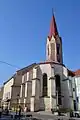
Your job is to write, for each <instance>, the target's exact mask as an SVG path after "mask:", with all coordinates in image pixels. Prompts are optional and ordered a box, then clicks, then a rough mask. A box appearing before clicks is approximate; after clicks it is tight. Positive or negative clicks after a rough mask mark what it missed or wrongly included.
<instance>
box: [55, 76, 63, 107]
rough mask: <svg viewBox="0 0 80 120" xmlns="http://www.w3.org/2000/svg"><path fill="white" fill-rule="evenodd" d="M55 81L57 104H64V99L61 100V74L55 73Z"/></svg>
mask: <svg viewBox="0 0 80 120" xmlns="http://www.w3.org/2000/svg"><path fill="white" fill-rule="evenodd" d="M55 82H56V93H57V94H56V99H57V104H58V105H62V101H61V83H60V76H59V75H55Z"/></svg>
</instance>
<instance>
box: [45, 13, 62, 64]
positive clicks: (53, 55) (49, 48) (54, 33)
mask: <svg viewBox="0 0 80 120" xmlns="http://www.w3.org/2000/svg"><path fill="white" fill-rule="evenodd" d="M46 58H47V61H53V62H58V63H63V57H62V40H61V37H60V36H59V33H58V30H57V25H56V21H55V17H54V15H53V16H52V20H51V24H50V32H49V36H48V37H47V44H46Z"/></svg>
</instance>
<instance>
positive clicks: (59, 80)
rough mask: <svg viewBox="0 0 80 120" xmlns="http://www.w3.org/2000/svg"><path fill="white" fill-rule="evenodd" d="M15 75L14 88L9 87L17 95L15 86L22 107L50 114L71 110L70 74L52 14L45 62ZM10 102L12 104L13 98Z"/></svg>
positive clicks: (19, 71)
mask: <svg viewBox="0 0 80 120" xmlns="http://www.w3.org/2000/svg"><path fill="white" fill-rule="evenodd" d="M16 73H17V74H16V75H15V76H16V81H18V82H13V84H16V85H13V84H12V85H13V86H14V89H16V92H17V86H18V94H19V99H18V100H19V101H17V102H18V103H19V104H20V105H21V106H22V107H27V108H28V109H29V110H30V111H40V110H44V111H51V110H52V109H53V110H54V109H57V107H59V108H63V109H74V107H73V106H74V102H73V99H72V87H71V82H70V80H69V77H70V76H71V77H72V76H73V73H72V72H71V71H70V70H68V68H67V67H66V66H65V65H64V64H63V54H62V39H61V37H60V35H59V32H58V29H57V25H56V20H55V17H54V15H53V16H52V20H51V24H50V33H49V36H47V40H46V60H45V61H44V62H40V63H35V64H33V65H30V66H28V67H26V68H23V69H21V70H18V71H17V72H16ZM17 75H18V79H17ZM19 75H20V82H19ZM8 82H9V81H8ZM17 84H18V85H17ZM5 85H6V83H5ZM5 85H4V89H5ZM15 86H16V87H15ZM10 87H11V89H12V90H11V89H10V90H11V91H10V92H11V93H10V95H11V96H13V95H12V94H13V92H12V91H13V87H12V86H10ZM7 89H9V88H8V87H6V90H5V92H7ZM8 92H9V91H8ZM16 92H15V94H14V95H15V99H14V100H15V101H16V100H17V94H16ZM3 94H4V93H3ZM3 96H4V95H3ZM4 99H5V96H4ZM9 99H10V104H11V105H12V104H13V103H12V98H9ZM12 106H13V105H12Z"/></svg>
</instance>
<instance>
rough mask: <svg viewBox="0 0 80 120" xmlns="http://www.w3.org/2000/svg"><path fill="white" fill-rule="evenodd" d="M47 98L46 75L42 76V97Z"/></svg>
mask: <svg viewBox="0 0 80 120" xmlns="http://www.w3.org/2000/svg"><path fill="white" fill-rule="evenodd" d="M45 96H47V74H46V73H44V74H43V97H45Z"/></svg>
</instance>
